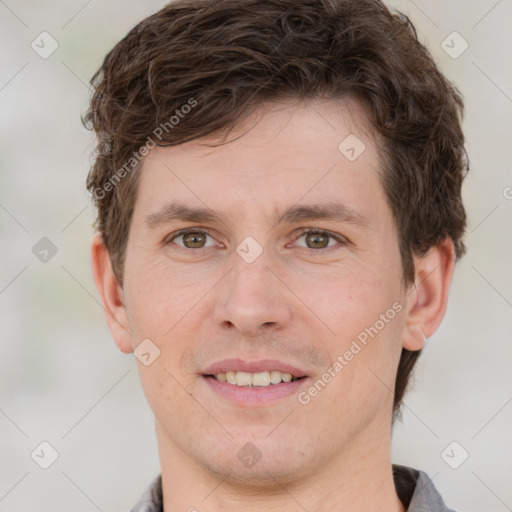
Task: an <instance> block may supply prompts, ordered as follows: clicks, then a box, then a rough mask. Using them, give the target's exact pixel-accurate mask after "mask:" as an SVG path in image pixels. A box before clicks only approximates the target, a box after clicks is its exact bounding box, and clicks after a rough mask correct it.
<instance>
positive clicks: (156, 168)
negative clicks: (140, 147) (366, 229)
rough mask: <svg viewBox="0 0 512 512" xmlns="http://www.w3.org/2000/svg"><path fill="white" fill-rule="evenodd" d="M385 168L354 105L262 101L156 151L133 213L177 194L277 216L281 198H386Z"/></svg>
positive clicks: (147, 162)
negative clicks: (226, 125)
mask: <svg viewBox="0 0 512 512" xmlns="http://www.w3.org/2000/svg"><path fill="white" fill-rule="evenodd" d="M183 122H186V119H184V121H183ZM380 167H381V165H380V161H379V154H378V149H377V140H376V138H375V135H374V133H373V131H372V130H371V127H370V125H369V123H368V121H367V119H366V116H365V113H364V110H363V108H362V107H361V106H360V105H359V104H358V103H357V102H355V101H353V100H350V101H349V100H336V101H323V102H320V101H315V102H313V101H310V102H307V103H303V102H297V101H289V102H281V103H272V104H263V105H260V106H259V107H258V108H256V109H255V110H254V111H252V112H251V113H250V114H249V115H247V116H245V117H244V118H243V119H242V120H241V121H240V122H239V123H237V124H236V125H235V126H234V127H233V128H232V129H231V130H230V131H229V132H228V131H223V132H218V133H215V134H210V135H208V136H207V137H203V138H201V139H196V140H192V141H189V142H187V143H184V144H181V145H177V146H171V147H157V148H155V149H153V150H152V151H151V152H150V153H149V155H148V156H146V157H145V160H144V162H143V166H142V171H141V175H140V177H139V184H138V186H139V191H138V194H137V196H138V199H137V204H136V211H137V210H140V209H141V208H142V209H143V210H144V211H146V212H148V211H149V210H153V211H155V210H156V209H158V207H161V206H163V204H164V203H165V202H169V201H170V200H173V199H179V200H180V201H181V202H188V203H192V204H193V205H195V206H208V207H209V208H213V209H215V210H218V211H222V210H226V209H227V207H228V206H229V205H231V206H233V207H235V208H238V211H239V212H240V213H241V212H242V211H248V210H249V211H252V212H254V211H255V210H258V209H260V210H262V211H263V210H265V211H266V213H267V214H268V215H269V216H272V217H275V216H276V215H278V211H277V210H278V209H279V206H280V205H282V204H283V203H286V206H290V203H291V204H299V203H301V202H315V203H319V202H321V201H324V202H331V203H332V202H334V201H336V202H337V201H340V200H342V201H343V202H345V203H347V206H350V203H351V202H354V201H355V199H356V196H357V197H358V198H359V200H360V201H359V202H361V200H362V199H364V197H367V198H369V197H372V196H373V199H372V200H373V201H375V196H376V195H378V196H382V187H381V185H380ZM362 202H363V203H364V200H363V201H362ZM228 203H229V204H228ZM360 206H364V205H360ZM367 206H368V205H367Z"/></svg>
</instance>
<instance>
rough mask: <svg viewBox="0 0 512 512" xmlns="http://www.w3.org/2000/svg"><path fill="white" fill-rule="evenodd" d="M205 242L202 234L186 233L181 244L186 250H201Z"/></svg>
mask: <svg viewBox="0 0 512 512" xmlns="http://www.w3.org/2000/svg"><path fill="white" fill-rule="evenodd" d="M205 242H206V237H205V236H204V234H203V233H186V234H185V235H183V243H184V244H185V246H186V247H188V248H195V249H197V248H201V247H202V246H203V245H204V244H205Z"/></svg>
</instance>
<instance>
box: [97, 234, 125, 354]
mask: <svg viewBox="0 0 512 512" xmlns="http://www.w3.org/2000/svg"><path fill="white" fill-rule="evenodd" d="M91 266H92V272H93V276H94V282H95V284H96V289H97V290H98V293H99V296H100V300H101V304H102V306H103V311H104V312H105V319H106V320H107V325H108V328H109V329H110V332H111V334H112V337H113V338H114V341H115V342H116V345H117V346H118V348H119V350H121V352H124V353H130V352H133V345H132V339H131V335H130V331H129V324H128V316H127V313H126V306H125V303H124V297H123V290H122V288H121V286H119V283H118V282H117V279H116V277H115V275H114V272H113V270H112V264H111V261H110V255H109V253H108V250H107V248H106V247H105V244H104V242H103V238H102V236H101V235H100V234H96V235H95V236H94V238H93V239H92V241H91Z"/></svg>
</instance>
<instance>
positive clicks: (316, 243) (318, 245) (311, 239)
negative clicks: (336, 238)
mask: <svg viewBox="0 0 512 512" xmlns="http://www.w3.org/2000/svg"><path fill="white" fill-rule="evenodd" d="M305 237H306V238H305V240H306V244H307V246H308V247H309V248H310V249H324V248H325V247H327V246H328V245H329V238H330V237H329V236H328V235H326V234H324V233H308V234H307V235H305Z"/></svg>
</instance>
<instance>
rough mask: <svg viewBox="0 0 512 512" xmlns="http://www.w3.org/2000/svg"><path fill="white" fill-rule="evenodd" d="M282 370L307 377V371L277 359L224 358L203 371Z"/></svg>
mask: <svg viewBox="0 0 512 512" xmlns="http://www.w3.org/2000/svg"><path fill="white" fill-rule="evenodd" d="M276 370H277V371H280V372H282V373H291V375H292V376H293V377H296V378H300V377H306V375H307V374H306V372H304V371H303V370H301V369H299V368H297V367H295V366H292V365H291V364H288V363H285V362H283V361H278V360H277V359H260V360H258V361H244V360H243V359H238V358H237V359H223V360H222V361H217V362H216V363H213V364H212V365H210V366H208V368H206V369H205V370H204V371H203V374H204V375H215V374H217V373H224V372H247V373H260V372H271V371H276Z"/></svg>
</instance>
